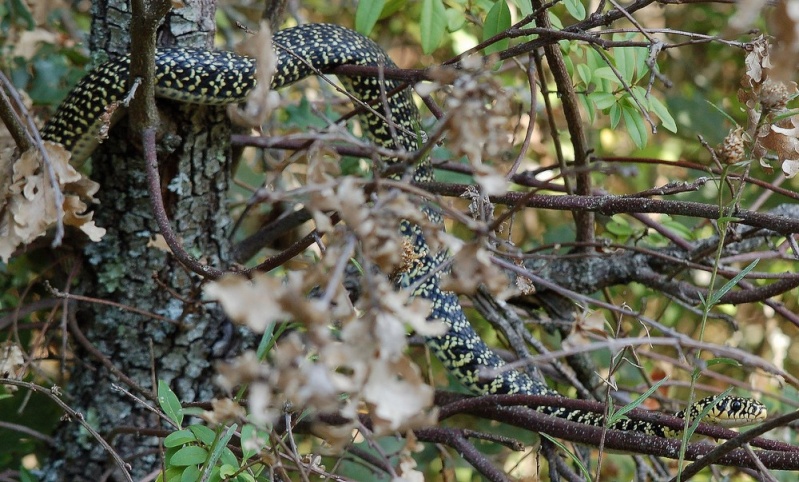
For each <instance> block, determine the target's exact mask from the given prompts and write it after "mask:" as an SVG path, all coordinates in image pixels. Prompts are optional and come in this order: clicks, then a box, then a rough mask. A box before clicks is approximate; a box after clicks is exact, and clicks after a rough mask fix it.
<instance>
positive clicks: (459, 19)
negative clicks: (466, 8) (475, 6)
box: [446, 8, 466, 32]
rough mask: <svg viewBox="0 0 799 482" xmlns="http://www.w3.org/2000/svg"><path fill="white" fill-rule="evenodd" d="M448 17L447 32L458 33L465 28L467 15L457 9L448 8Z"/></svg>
mask: <svg viewBox="0 0 799 482" xmlns="http://www.w3.org/2000/svg"><path fill="white" fill-rule="evenodd" d="M446 15H447V30H448V31H450V32H456V31H458V30H460V29H462V28H463V26H464V25H466V13H465V12H461V11H460V10H458V9H456V8H448V9H447V10H446Z"/></svg>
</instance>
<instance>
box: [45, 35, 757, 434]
mask: <svg viewBox="0 0 799 482" xmlns="http://www.w3.org/2000/svg"><path fill="white" fill-rule="evenodd" d="M273 43H274V45H275V50H276V53H277V56H278V68H277V72H276V73H275V75H274V79H273V81H272V84H273V85H272V87H273V88H275V89H277V88H281V87H285V86H287V85H289V84H291V83H293V82H296V81H298V80H300V79H302V78H305V77H307V76H310V75H315V74H317V70H318V71H321V72H329V71H330V70H332V69H334V68H336V67H338V66H341V65H345V64H355V65H368V66H376V65H384V66H387V67H394V63H393V62H392V61H391V59H389V58H388V56H387V55H386V53H385V52H384V51H383V50H382V49H381V48H380V47H379V46H378V45H377V44H375V43H374V42H372V41H371V40H369V39H368V38H366V37H364V36H362V35H360V34H358V33H356V32H354V31H352V30H349V29H347V28H344V27H340V26H336V25H329V24H307V25H301V26H298V27H294V28H288V29H285V30H281V31H278V32H277V33H276V34H275V35H274V38H273ZM156 63H157V95H158V96H159V97H165V98H170V99H174V100H178V101H181V102H190V103H202V104H227V103H236V102H241V101H243V100H244V98H245V96H246V95H247V93H248V92H249V91H250V90H251V89H252V88H253V87H254V84H255V75H254V74H255V69H256V66H255V62H254V61H253V60H252V59H249V58H246V57H241V56H238V55H236V54H232V53H229V52H214V51H203V50H192V49H162V50H159V51H158V53H157V61H156ZM128 69H129V59H128V58H121V59H118V60H113V61H110V62H107V63H105V64H103V65H101V66H100V67H98V68H97V69H95V70H94V71H92V72H91V73H89V74H88V75H87V76H86V77H84V78H83V79H82V80H81V82H80V83H79V84H78V85H77V86H76V87H75V88H74V89H73V90H72V92H71V93H70V94H69V96H68V97H67V99H66V100H65V101H64V102H63V103H62V104H61V106H60V107H59V109H58V111H57V113H56V114H55V115H54V116H53V118H52V119H51V120H50V122H49V123H48V124H47V125H46V127H45V128H44V130H43V132H42V133H43V138H44V139H45V140H49V141H53V142H58V143H61V144H63V145H64V146H65V147H66V148H67V149H68V150H70V151H71V152H72V153H73V160H74V161H75V162H81V161H82V160H83V159H85V158H86V157H88V156H89V155H90V154H91V152H92V151H93V150H94V148H95V147H96V145H97V140H96V138H97V132H98V130H99V125H100V116H101V115H102V114H103V112H104V111H105V108H106V106H108V105H109V104H111V103H113V102H116V101H119V100H120V99H122V98H123V97H124V96H125V95H126V94H127V85H128ZM315 69H316V70H315ZM341 81H342V82H343V83H344V84H345V86H346V87H347V89H348V90H349V91H350V92H352V93H353V94H354V95H355V96H356V97H357V98H359V99H360V100H361V101H363V102H365V103H367V104H373V105H378V106H380V105H381V104H380V99H381V92H391V91H392V90H394V89H395V88H398V87H399V86H400V82H399V81H394V80H387V81H385V84H384V85H382V86H381V85H380V81H379V80H378V79H376V78H373V77H352V78H342V79H341ZM381 89H382V91H381ZM377 110H378V111H381V110H383V109H381V108H380V107H378V108H377ZM387 110H388V117H389V118H390V119H391V120H392V121H393V122H394V123H395V127H396V128H395V129H393V130H391V129H389V128H388V126H387V124H386V122H385V120H384V119H383V118H381V116H379V115H377V114H376V113H375V112H362V113H361V114H360V121H361V122H362V124H363V125H365V126H366V127H367V128H366V130H367V131H368V134H369V136H370V137H371V138H372V140H373V141H374V142H375V143H377V144H379V145H381V146H384V147H387V148H389V149H404V150H408V151H415V150H416V149H418V147H419V146H418V136H417V134H416V132H417V130H418V122H419V112H418V109H417V108H416V105H415V104H414V102H413V100H412V98H411V91H410V88H406V89H404V90H402V91H401V92H399V93H398V94H397V95H394V96H391V97H390V98H389V99H388V101H387ZM413 177H414V180H416V181H429V180H432V179H433V170H432V167H431V165H430V163H429V161H424V162H422V163H420V164H419V165H418V167H416V169H415V171H414V173H413ZM423 209H424V210H425V213H426V214H427V216H429V217H430V218H431V220H432V221H433V222H439V223H440V222H441V219H440V215H439V214H438V213H436V212H435V211H434V210H433V209H431V208H423ZM400 229H401V232H402V234H403V235H404V236H406V237H407V239H409V241H410V242H411V243H412V245H413V246H414V248H413V249H414V252H415V253H414V255H415V256H414V258H415V261H414V266H412V268H411V270H410V273H409V274H408V275H407V276H405V277H404V283H405V284H406V285H407V286H414V287H415V288H414V289H415V292H414V294H415V296H420V297H423V298H426V299H428V300H430V301H431V302H432V304H433V309H432V312H431V313H430V319H439V320H444V321H445V322H446V324H447V326H448V330H447V332H446V333H445V334H443V335H441V336H438V337H431V338H429V339H428V345H429V346H430V347H431V348H432V350H433V352H434V353H435V354H436V356H437V357H438V358H439V359H440V360H441V361H442V362H443V364H444V365H445V366H446V367H447V368H448V369H449V370H450V371H451V372H452V373H453V374H454V375H455V376H456V378H457V379H459V380H460V381H461V382H462V383H463V384H464V385H465V386H466V387H468V388H469V389H470V390H471V391H473V392H475V393H479V394H485V393H491V394H514V393H519V394H533V395H556V396H559V394H558V392H556V391H554V390H552V389H550V388H549V387H547V386H546V385H545V384H543V383H542V382H540V381H538V380H535V379H533V378H531V377H529V376H527V375H526V374H524V373H521V372H519V371H516V370H502V369H501V368H502V367H503V365H505V362H504V361H503V360H502V359H501V358H500V357H499V355H497V353H496V352H494V351H493V350H492V349H491V348H489V347H488V346H487V345H486V343H485V342H484V341H483V340H482V339H481V338H480V336H479V335H478V334H477V333H476V332H475V331H474V329H473V328H472V326H471V325H470V324H469V322H468V321H467V319H466V317H465V315H464V312H463V309H462V308H461V305H460V302H459V300H458V298H457V296H456V295H455V294H453V293H450V292H447V291H444V290H442V289H441V288H440V286H439V283H440V280H439V274H438V273H437V270H436V267H437V266H438V265H439V264H440V262H441V260H442V257H441V256H439V255H436V254H434V253H431V252H430V249H429V248H428V246H427V243H426V242H425V239H424V237H423V236H422V233H421V232H420V229H419V228H418V227H416V226H415V225H413V224H411V223H409V222H402V223H401V227H400ZM485 369H493V370H491V371H492V373H497V374H496V375H494V378H489V379H485V378H481V376H480V375H479V374H480V373H481V371H484V370H485ZM714 401H715V403H714ZM711 404H714V406H713V407H712V408H711V409H710V413H709V415H708V417H709V421H711V422H714V423H719V424H723V425H727V426H735V425H743V424H748V423H752V422H754V421H757V420H762V419H763V418H765V416H766V409H765V407H764V406H763V405H762V404H761V403H760V402H757V401H755V400H752V399H748V398H738V397H726V398H723V399H719V400H715V399H714V397H708V398H705V399H703V400H700V401H698V402H696V403H695V404H693V405H692V406H691V407H690V408H689V410H688V412H689V415H690V416H691V417H692V418H693V417H696V416H698V414H699V413H700V412H701V410H702V409H703V408H705V407H706V406H707V405H711ZM537 410H539V411H541V412H543V413H546V414H550V415H553V416H557V417H561V418H565V419H568V420H572V421H576V422H580V423H584V424H590V425H595V426H601V425H603V424H604V418H603V416H602V415H598V414H595V413H592V412H585V411H581V410H575V409H565V408H559V407H555V406H553V407H540V408H538V409H537ZM677 415H678V416H681V417H684V416H685V413H684V412H680V413H679V414H677ZM708 417H706V419H708ZM609 428H611V429H619V430H628V431H629V430H633V431H640V432H644V433H648V434H653V435H658V436H663V437H666V436H673V435H674V432H672V431H671V430H670V429H668V428H666V427H663V426H660V425H657V424H653V423H649V422H642V421H636V420H629V419H623V420H621V421H619V422H616V423H615V424H613V425H611V426H610V427H609Z"/></svg>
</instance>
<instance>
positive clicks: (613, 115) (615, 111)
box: [610, 103, 621, 129]
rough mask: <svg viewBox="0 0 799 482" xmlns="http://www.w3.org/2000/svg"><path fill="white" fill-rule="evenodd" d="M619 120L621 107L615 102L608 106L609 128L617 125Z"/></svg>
mask: <svg viewBox="0 0 799 482" xmlns="http://www.w3.org/2000/svg"><path fill="white" fill-rule="evenodd" d="M619 120H621V107H619V104H618V103H616V104H613V105H612V106H610V128H611V129H615V128H616V126H618V125H619Z"/></svg>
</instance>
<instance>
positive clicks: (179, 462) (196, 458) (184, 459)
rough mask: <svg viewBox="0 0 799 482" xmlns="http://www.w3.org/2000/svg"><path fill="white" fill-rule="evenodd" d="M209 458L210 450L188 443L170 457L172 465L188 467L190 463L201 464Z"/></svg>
mask: <svg viewBox="0 0 799 482" xmlns="http://www.w3.org/2000/svg"><path fill="white" fill-rule="evenodd" d="M207 458H208V451H207V450H205V449H204V448H202V447H198V446H196V445H187V446H185V447H183V448H182V449H180V450H178V451H177V452H175V455H173V456H172V458H171V459H170V461H169V462H170V463H171V464H172V465H175V466H178V467H186V466H189V465H200V464H202V463H204V462H205V460H206V459H207Z"/></svg>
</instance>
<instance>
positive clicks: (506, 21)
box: [483, 0, 511, 55]
mask: <svg viewBox="0 0 799 482" xmlns="http://www.w3.org/2000/svg"><path fill="white" fill-rule="evenodd" d="M510 22H511V18H510V8H508V3H507V2H506V1H505V0H497V2H496V3H494V6H493V7H491V10H489V11H488V14H487V15H486V20H485V23H484V24H483V41H486V40H488V39H490V38H491V37H493V36H495V35H498V34H501V33H502V32H504V31H505V30H507V29H509V28H510ZM508 45H510V40H509V39H502V40H500V41H499V42H494V43H493V44H491V45H489V46H488V47H486V48H485V49H484V51H485V53H486V55H489V54H493V53H496V52H501V51H503V50H505V49H507V48H508Z"/></svg>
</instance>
